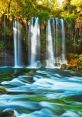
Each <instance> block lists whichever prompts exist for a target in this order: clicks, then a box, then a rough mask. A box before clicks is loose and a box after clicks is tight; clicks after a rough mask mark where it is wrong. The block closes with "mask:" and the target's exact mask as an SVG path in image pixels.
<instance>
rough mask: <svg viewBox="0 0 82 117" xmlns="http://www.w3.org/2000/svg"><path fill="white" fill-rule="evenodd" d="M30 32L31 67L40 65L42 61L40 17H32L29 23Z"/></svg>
mask: <svg viewBox="0 0 82 117" xmlns="http://www.w3.org/2000/svg"><path fill="white" fill-rule="evenodd" d="M29 30H30V31H29V32H30V37H29V39H30V46H29V47H30V49H29V51H30V57H29V59H30V60H29V61H30V65H29V67H32V68H36V67H39V62H40V27H39V19H38V18H37V17H34V18H32V20H31V23H30V25H29Z"/></svg>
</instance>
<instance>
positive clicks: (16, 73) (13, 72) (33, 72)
mask: <svg viewBox="0 0 82 117" xmlns="http://www.w3.org/2000/svg"><path fill="white" fill-rule="evenodd" d="M0 111H1V112H2V111H3V112H7V111H13V113H14V115H13V116H12V117H82V74H80V73H76V72H74V71H66V70H61V69H11V68H9V69H8V68H6V69H2V68H1V69H0Z"/></svg>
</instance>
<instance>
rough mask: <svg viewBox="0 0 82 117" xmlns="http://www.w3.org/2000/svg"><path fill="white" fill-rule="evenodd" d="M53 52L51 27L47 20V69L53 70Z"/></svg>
mask: <svg viewBox="0 0 82 117" xmlns="http://www.w3.org/2000/svg"><path fill="white" fill-rule="evenodd" d="M54 61H55V58H54V50H53V39H52V34H51V25H50V20H48V26H47V61H46V67H47V68H54Z"/></svg>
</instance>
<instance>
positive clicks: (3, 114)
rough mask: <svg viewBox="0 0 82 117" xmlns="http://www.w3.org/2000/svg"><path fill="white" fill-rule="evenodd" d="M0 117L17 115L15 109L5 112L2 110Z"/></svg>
mask: <svg viewBox="0 0 82 117" xmlns="http://www.w3.org/2000/svg"><path fill="white" fill-rule="evenodd" d="M0 117H15V116H14V112H13V111H5V112H1V111H0Z"/></svg>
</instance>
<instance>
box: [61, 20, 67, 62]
mask: <svg viewBox="0 0 82 117" xmlns="http://www.w3.org/2000/svg"><path fill="white" fill-rule="evenodd" d="M60 21H61V35H62V52H61V64H67V61H66V53H65V51H66V48H65V26H64V20H63V19H60Z"/></svg>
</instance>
